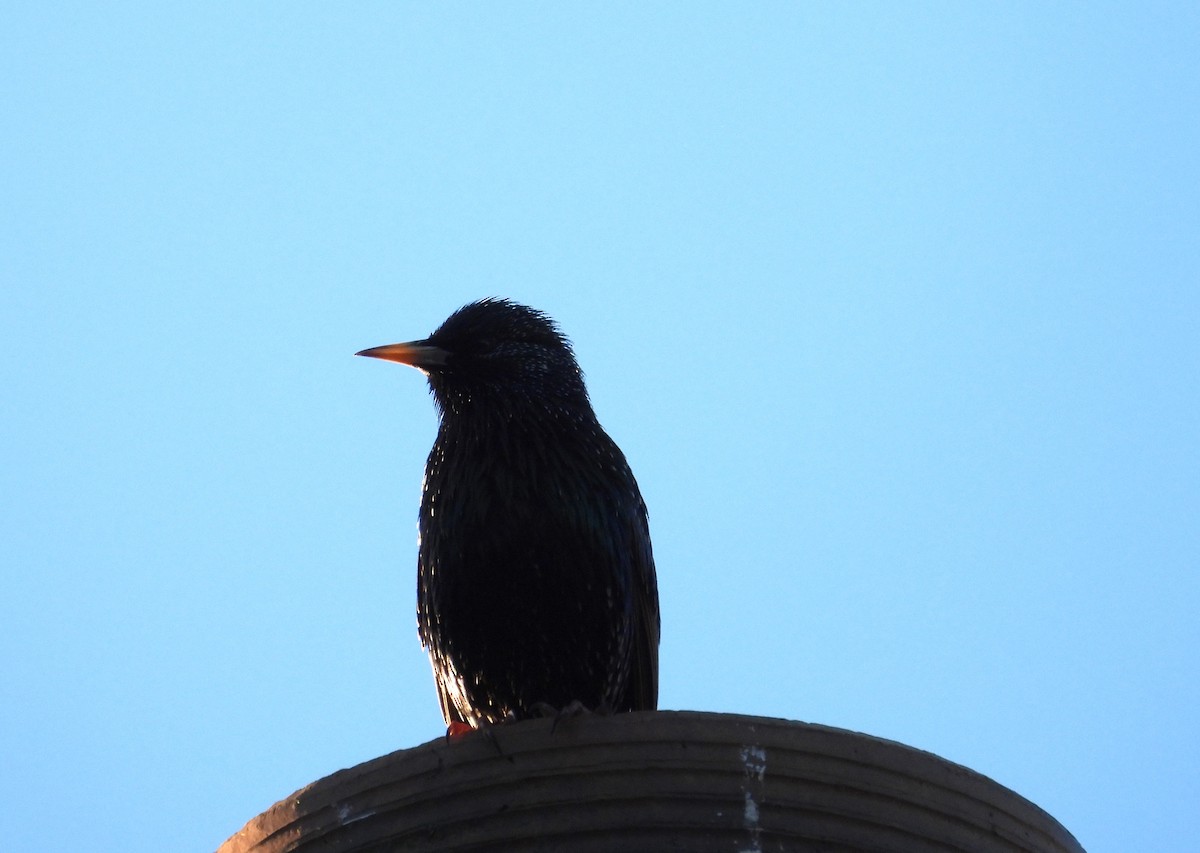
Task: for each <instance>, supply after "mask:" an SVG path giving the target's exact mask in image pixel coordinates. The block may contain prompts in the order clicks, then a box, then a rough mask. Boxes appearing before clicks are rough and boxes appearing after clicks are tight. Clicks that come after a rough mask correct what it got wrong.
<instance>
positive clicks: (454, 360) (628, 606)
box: [357, 299, 659, 731]
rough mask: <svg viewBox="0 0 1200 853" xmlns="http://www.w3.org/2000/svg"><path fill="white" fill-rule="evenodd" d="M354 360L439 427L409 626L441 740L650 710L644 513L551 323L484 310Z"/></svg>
mask: <svg viewBox="0 0 1200 853" xmlns="http://www.w3.org/2000/svg"><path fill="white" fill-rule="evenodd" d="M357 354H358V355H365V356H370V357H372V358H382V359H387V360H389V361H397V362H400V363H402V364H409V365H412V366H413V367H416V368H418V369H420V370H421V371H423V372H424V373H425V374H426V375H427V376H428V378H429V386H430V389H431V391H432V393H433V398H434V401H435V403H436V405H437V409H438V412H439V414H440V416H441V425H440V428H439V430H438V436H437V441H436V442H435V443H434V445H433V450H432V451H431V452H430V454H429V460H428V462H427V463H426V467H425V485H424V493H423V495H422V498H421V511H420V523H419V530H420V548H419V555H418V560H417V626H418V632H419V634H420V637H421V643H422V645H424V646H425V648H426V649H427V650H428V651H429V657H430V661H431V663H432V664H433V673H434V677H435V678H436V680H437V688H438V696H439V699H440V701H441V705H442V715H443V716H444V717H445V719H446V723H447V725H448V726H450V728H451V730H452V731H453V730H457V729H459V728H461V724H463V723H467V724H470V725H471V726H473V727H476V728H478V727H479V726H481V725H488V724H495V723H500V722H504V721H506V720H516V719H523V718H527V717H531V716H539V715H542V714H544V713H546V712H547V711H548V710H550V709H555V710H559V711H561V710H562V709H564V708H568V707H572V708H578V707H579V705H582V706H583V707H586V708H588V709H591V710H598V711H601V712H610V711H639V710H653V709H655V708H657V706H658V639H659V612H658V587H657V582H656V580H655V573H654V557H653V554H652V552H651V548H650V530H649V525H648V523H647V518H646V505H645V503H644V502H643V501H642V496H641V492H640V491H639V490H638V486H637V482H636V481H635V480H634V478H633V473H632V472H631V471H630V470H629V465H628V463H626V461H625V456H624V455H623V454H622V453H621V450H620V449H619V448H618V447H617V445H616V444H615V443H614V442H613V440H612V439H611V438H609V437H608V435H607V434H606V433H605V432H604V430H603V429H602V428H601V427H600V424H599V422H597V420H596V415H595V413H594V412H593V411H592V406H591V402H590V401H589V400H588V395H587V390H586V389H585V388H584V384H583V374H582V373H581V371H580V369H579V366H578V364H576V362H575V356H574V354H573V352H572V350H571V345H570V343H568V341H567V339H566V338H565V337H564V336H563V335H562V334H561V333H560V332H559V330H558V328H557V326H555V324H554V322H553V321H552V320H551V319H550V318H549V317H547V316H546V315H545V314H543V313H541V312H539V311H535V310H533V309H531V308H526V307H525V306H523V305H517V304H515V303H513V302H509V301H507V300H503V299H485V300H483V301H480V302H475V303H472V304H470V305H467V306H465V307H463V308H461V309H459V310H458V311H456V312H455V313H454V314H453V315H451V316H450V318H449V319H447V320H446V322H444V323H443V324H442V325H441V327H440V328H439V329H438V330H437V331H436V332H434V333H433V334H432V335H430V336H429V337H428V338H426V339H425V340H421V341H413V342H411V343H405V344H392V345H389V346H382V347H375V348H374V349H368V350H363V351H362V352H360V353H357Z"/></svg>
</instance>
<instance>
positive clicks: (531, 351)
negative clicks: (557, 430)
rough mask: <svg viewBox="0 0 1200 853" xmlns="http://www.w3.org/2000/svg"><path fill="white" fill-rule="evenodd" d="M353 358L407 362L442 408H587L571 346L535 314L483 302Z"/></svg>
mask: <svg viewBox="0 0 1200 853" xmlns="http://www.w3.org/2000/svg"><path fill="white" fill-rule="evenodd" d="M356 355H364V356H368V357H370V358H381V359H385V360H387V361H395V362H399V363H401V364H408V365H411V366H412V367H415V368H417V369H418V370H420V371H422V372H423V373H425V375H426V376H427V377H428V378H429V386H430V388H431V389H432V391H433V396H434V399H435V400H436V401H437V404H438V407H439V408H440V409H441V410H442V411H443V412H447V411H449V412H453V413H455V414H461V413H463V412H464V411H465V410H466V409H468V408H473V407H475V406H477V405H483V406H488V407H496V406H499V407H503V408H505V409H509V408H512V407H514V406H521V405H523V404H525V403H527V402H536V403H539V404H541V405H542V406H546V407H558V406H564V405H566V406H573V405H579V404H580V403H582V404H583V405H585V406H590V404H588V401H587V391H586V390H585V388H584V384H583V374H582V372H581V371H580V370H579V365H578V364H577V363H576V361H575V355H574V353H573V352H572V351H571V344H570V342H569V341H568V340H567V339H566V337H564V336H563V334H562V333H561V332H560V331H559V330H558V327H557V326H556V325H555V324H554V321H553V320H551V319H550V318H549V317H547V316H546V315H545V314H543V313H542V312H540V311H535V310H534V309H532V308H527V307H526V306H524V305H518V304H517V303H515V302H510V301H509V300H507V299H484V300H481V301H479V302H472V303H471V304H469V305H465V306H463V307H462V308H460V309H458V310H457V311H455V312H454V313H453V314H451V315H450V317H448V318H447V319H446V321H445V322H444V323H442V325H441V326H439V327H438V330H437V331H436V332H434V333H433V334H432V335H430V336H429V337H428V338H425V339H424V340H419V341H410V342H408V343H402V344H388V345H386V346H381V347H374V348H372V349H366V350H363V351H362V352H359V353H356Z"/></svg>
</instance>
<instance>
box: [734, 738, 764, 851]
mask: <svg viewBox="0 0 1200 853" xmlns="http://www.w3.org/2000/svg"><path fill="white" fill-rule="evenodd" d="M741 756H742V768H743V771H744V773H743V776H742V796H743V797H744V799H745V805H744V807H743V810H742V826H743V827H745V829H746V833H747V835H748V836H749V841H750V846H749V847H743V848H741V849H740V850H739V851H738V853H762V849H763V848H762V826H761V825H760V824H759V813H758V809H759V802H761V800H762V792H763V779H764V777H765V776H766V773H767V751H766V750H765V749H763V748H762V747H761V746H743V747H742V752H741Z"/></svg>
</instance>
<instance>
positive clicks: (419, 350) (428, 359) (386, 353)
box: [355, 341, 450, 369]
mask: <svg viewBox="0 0 1200 853" xmlns="http://www.w3.org/2000/svg"><path fill="white" fill-rule="evenodd" d="M355 355H365V356H366V357H367V358H382V359H383V360H384V361H395V362H399V363H400V364H407V365H410V366H412V367H416V368H418V369H424V368H428V367H438V366H440V365H443V364H445V363H446V358H447V357H448V356H449V355H450V353H448V352H446V350H444V349H442V348H441V347H435V346H433V345H432V344H430V343H429V342H428V341H410V342H408V343H406V344H386V345H385V346H381V347H372V348H371V349H365V350H363V351H362V352H356V353H355Z"/></svg>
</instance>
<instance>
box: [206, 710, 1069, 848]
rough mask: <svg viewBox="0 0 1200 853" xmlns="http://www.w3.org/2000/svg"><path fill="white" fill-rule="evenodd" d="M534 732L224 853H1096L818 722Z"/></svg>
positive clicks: (286, 816)
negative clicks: (827, 852)
mask: <svg viewBox="0 0 1200 853" xmlns="http://www.w3.org/2000/svg"><path fill="white" fill-rule="evenodd" d="M552 725H553V721H551V720H533V721H529V722H523V723H516V724H511V725H506V726H500V727H497V728H494V729H491V730H489V731H487V732H477V733H472V734H469V735H467V736H465V737H463V738H461V739H459V740H455V741H454V742H449V743H448V742H447V741H446V740H444V739H441V738H439V739H438V740H434V741H430V742H429V743H426V744H423V745H421V746H418V747H414V748H412V749H405V750H400V751H398V752H393V753H391V754H390V755H385V756H383V757H381V758H376V759H374V760H372V761H368V762H365V763H363V764H360V765H358V766H357V767H351V768H349V769H347V770H342V771H339V772H337V773H334V774H333V775H331V776H327V777H326V778H324V779H321V780H319V781H317V782H314V783H312V784H311V785H309V786H307V787H305V788H302V789H300V790H299V791H297V792H296V793H294V794H292V795H291V796H290V797H288V798H286V799H284V800H281V801H280V802H278V803H276V804H275V805H274V806H272V807H271V808H269V809H268V810H267V811H265V812H263V813H262V814H261V815H259V816H258V817H256V818H254V819H253V820H251V821H250V822H249V823H247V824H246V826H245V827H244V828H243V829H242V830H241V831H240V832H238V833H237V834H235V835H234V836H233V837H231V838H230V839H229V840H228V841H226V842H225V843H224V844H222V845H221V847H220V848H219V850H218V851H217V853H284V851H287V853H317V851H321V853H368V851H369V853H383V851H392V850H442V851H466V850H474V851H478V850H487V849H502V850H513V851H550V850H572V851H601V850H603V851H616V850H621V851H624V850H687V851H718V850H719V851H722V853H728V851H735V850H736V851H773V850H789V851H792V850H839V851H847V850H871V851H935V850H936V851H939V853H946V851H970V853H1014V852H1015V851H1033V853H1082V850H1083V848H1082V847H1080V846H1079V843H1078V842H1077V841H1076V840H1075V839H1074V838H1073V837H1072V836H1071V834H1070V833H1069V832H1067V831H1066V830H1065V829H1064V828H1063V827H1062V826H1061V825H1060V824H1059V823H1058V822H1057V821H1056V820H1054V818H1052V817H1051V816H1050V815H1048V814H1046V813H1045V812H1043V811H1042V810H1041V809H1039V808H1038V807H1037V806H1035V805H1034V804H1033V803H1030V802H1029V801H1028V800H1026V799H1024V798H1022V797H1020V796H1018V795H1017V794H1015V793H1013V792H1012V791H1010V790H1008V789H1007V788H1004V787H1003V786H1001V785H998V784H996V783H995V782H993V781H991V780H990V779H988V778H986V777H984V776H981V775H979V774H978V773H975V772H973V771H971V770H968V769H967V768H965V767H961V766H959V765H957V764H952V763H950V762H949V761H945V760H943V759H941V758H938V757H937V756H936V755H932V754H930V753H928V752H921V751H920V750H916V749H913V748H911V747H907V746H904V745H903V744H899V743H895V742H893V741H887V740H881V739H879V738H874V737H870V736H869V735H863V734H857V733H855V732H849V731H844V730H842V729H834V728H828V727H826V726H818V725H811V724H808V723H798V722H791V721H787V720H775V719H768V718H764V717H744V716H736V715H732V714H706V713H697V712H691V711H658V712H645V713H635V714H620V715H617V716H613V717H599V716H590V715H585V716H580V717H573V718H564V719H562V720H561V721H560V722H559V723H558V726H557V728H555V729H554V730H553V731H552V730H551V729H552Z"/></svg>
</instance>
